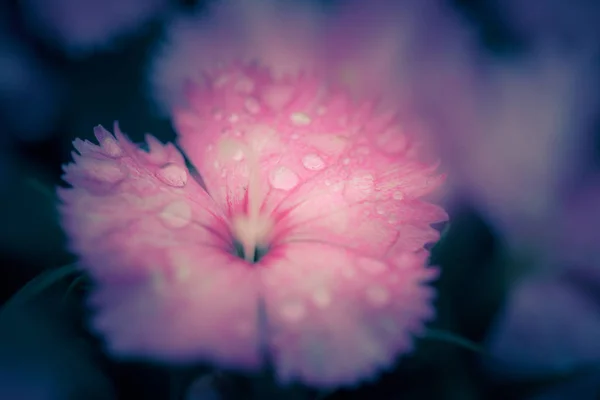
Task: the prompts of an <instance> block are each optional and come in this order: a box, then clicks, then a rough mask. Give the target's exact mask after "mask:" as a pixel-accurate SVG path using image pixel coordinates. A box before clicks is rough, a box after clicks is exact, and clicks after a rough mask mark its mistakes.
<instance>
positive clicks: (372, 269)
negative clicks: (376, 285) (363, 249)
mask: <svg viewBox="0 0 600 400" xmlns="http://www.w3.org/2000/svg"><path fill="white" fill-rule="evenodd" d="M358 266H359V267H360V268H362V269H363V270H364V271H366V272H368V273H370V274H374V275H378V274H380V273H382V272H384V271H385V270H387V265H386V264H385V263H384V262H382V261H379V260H374V259H372V258H368V257H363V258H360V259H359V260H358Z"/></svg>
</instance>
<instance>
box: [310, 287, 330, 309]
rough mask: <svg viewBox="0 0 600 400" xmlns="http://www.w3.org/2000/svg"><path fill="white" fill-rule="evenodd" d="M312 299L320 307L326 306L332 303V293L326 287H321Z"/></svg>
mask: <svg viewBox="0 0 600 400" xmlns="http://www.w3.org/2000/svg"><path fill="white" fill-rule="evenodd" d="M312 299H313V302H314V303H315V305H316V306H317V307H319V308H325V307H327V306H328V305H329V304H331V295H330V294H329V291H327V289H325V288H319V289H317V290H315V291H314V293H313V294H312Z"/></svg>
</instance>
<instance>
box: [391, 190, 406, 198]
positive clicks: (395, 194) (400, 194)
mask: <svg viewBox="0 0 600 400" xmlns="http://www.w3.org/2000/svg"><path fill="white" fill-rule="evenodd" d="M392 198H393V199H394V200H402V199H404V193H402V192H400V191H396V192H394V194H392Z"/></svg>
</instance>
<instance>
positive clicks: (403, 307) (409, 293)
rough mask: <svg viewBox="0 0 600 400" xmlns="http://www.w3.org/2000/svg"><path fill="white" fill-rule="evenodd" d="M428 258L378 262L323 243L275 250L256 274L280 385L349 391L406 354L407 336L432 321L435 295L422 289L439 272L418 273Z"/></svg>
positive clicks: (417, 255) (422, 255) (408, 256)
mask: <svg viewBox="0 0 600 400" xmlns="http://www.w3.org/2000/svg"><path fill="white" fill-rule="evenodd" d="M307 254H310V255H311V256H310V258H309V259H307V258H306V255H307ZM426 257H427V254H426V252H424V251H423V252H421V253H412V254H408V253H407V254H405V256H404V257H401V258H397V259H395V260H390V259H377V258H372V257H366V256H364V255H361V254H360V253H359V252H355V251H350V250H347V249H345V248H343V247H338V246H334V245H330V244H323V243H292V244H287V245H283V246H280V247H277V248H276V249H273V250H272V251H271V252H270V253H269V254H268V255H267V256H266V257H265V259H264V261H265V268H264V269H262V270H261V271H262V272H261V275H262V279H263V284H264V289H263V290H264V293H263V295H264V299H265V312H266V320H267V321H268V322H267V327H266V336H267V338H268V339H267V341H268V346H269V349H270V354H271V356H272V362H273V364H274V366H275V369H276V372H277V375H278V376H279V378H280V380H281V381H283V382H286V381H296V380H301V381H303V382H306V383H308V384H311V385H315V386H333V385H348V384H352V383H355V382H356V381H358V380H363V379H368V378H372V377H373V376H374V375H375V374H376V373H377V372H380V370H382V369H384V368H387V367H389V366H391V364H392V363H393V362H394V360H395V358H396V357H397V356H398V355H400V354H403V353H406V352H409V351H410V350H411V349H412V345H413V344H412V336H413V335H414V334H418V333H420V332H421V330H422V329H423V323H424V321H426V320H427V319H429V318H430V317H432V315H433V309H432V307H431V305H430V300H431V299H432V297H433V290H432V289H431V288H430V287H427V286H425V285H423V284H424V283H426V282H427V281H429V280H431V279H432V278H433V277H434V276H435V275H436V272H437V270H435V269H428V268H424V267H423V264H424V263H425V259H426Z"/></svg>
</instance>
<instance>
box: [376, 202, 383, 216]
mask: <svg viewBox="0 0 600 400" xmlns="http://www.w3.org/2000/svg"><path fill="white" fill-rule="evenodd" d="M375 212H376V213H377V214H379V215H383V214H385V208H383V206H382V205H381V204H379V205H377V206H376V207H375Z"/></svg>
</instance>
